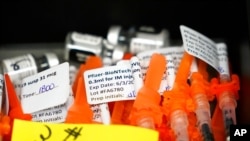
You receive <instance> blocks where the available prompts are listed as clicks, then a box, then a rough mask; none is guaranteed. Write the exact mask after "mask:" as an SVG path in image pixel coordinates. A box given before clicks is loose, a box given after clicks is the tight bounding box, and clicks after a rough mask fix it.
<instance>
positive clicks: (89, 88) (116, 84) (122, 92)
mask: <svg viewBox="0 0 250 141" xmlns="http://www.w3.org/2000/svg"><path fill="white" fill-rule="evenodd" d="M83 75H84V80H85V85H86V92H87V100H88V103H89V104H100V103H105V102H111V101H118V100H131V99H134V98H135V90H134V86H133V85H134V82H133V76H132V71H131V68H130V67H128V66H108V67H104V68H97V69H92V70H87V71H85V72H84V74H83Z"/></svg>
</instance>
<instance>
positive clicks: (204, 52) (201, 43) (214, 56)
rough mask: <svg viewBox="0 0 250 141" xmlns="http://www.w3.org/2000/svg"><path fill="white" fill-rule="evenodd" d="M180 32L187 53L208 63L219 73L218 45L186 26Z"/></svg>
mask: <svg viewBox="0 0 250 141" xmlns="http://www.w3.org/2000/svg"><path fill="white" fill-rule="evenodd" d="M180 30H181V35H182V41H183V45H184V49H185V51H187V52H188V53H189V54H191V55H193V56H195V57H197V58H199V59H201V60H203V61H204V62H206V63H208V64H209V65H211V66H212V67H213V68H214V69H216V70H217V71H218V72H219V63H218V60H219V58H218V53H217V46H216V43H215V42H213V41H212V40H211V39H209V38H208V37H206V36H204V35H202V34H201V33H199V32H197V31H195V30H193V29H191V28H188V27H186V26H183V25H182V26H180Z"/></svg>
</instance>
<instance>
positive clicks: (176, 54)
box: [136, 47, 184, 72]
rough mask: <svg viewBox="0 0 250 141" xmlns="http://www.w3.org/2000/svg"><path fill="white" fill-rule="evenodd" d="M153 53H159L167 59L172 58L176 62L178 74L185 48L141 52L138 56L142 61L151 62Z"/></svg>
mask: <svg viewBox="0 0 250 141" xmlns="http://www.w3.org/2000/svg"><path fill="white" fill-rule="evenodd" d="M153 53H159V54H162V55H164V56H165V57H168V56H172V60H173V61H174V65H175V71H176V72H177V69H178V67H179V64H180V62H181V59H182V56H183V53H184V48H183V47H166V48H159V49H154V50H148V51H143V52H140V53H138V54H137V55H136V56H137V57H138V58H139V59H140V60H149V59H150V58H151V56H152V54H153Z"/></svg>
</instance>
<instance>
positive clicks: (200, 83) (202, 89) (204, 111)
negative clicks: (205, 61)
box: [190, 58, 214, 141]
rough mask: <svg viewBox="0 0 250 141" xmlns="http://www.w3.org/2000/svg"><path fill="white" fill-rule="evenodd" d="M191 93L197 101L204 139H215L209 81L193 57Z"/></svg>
mask: <svg viewBox="0 0 250 141" xmlns="http://www.w3.org/2000/svg"><path fill="white" fill-rule="evenodd" d="M190 70H191V76H190V80H191V81H190V82H191V95H192V98H193V100H194V102H195V113H196V117H197V123H198V127H199V129H200V132H201V134H202V137H203V140H204V141H214V136H213V133H212V130H211V113H210V105H209V102H208V95H209V93H208V88H209V85H208V82H207V81H206V80H205V79H204V78H203V76H202V74H201V73H200V72H199V71H198V67H197V63H196V59H195V58H194V59H193V62H192V66H191V69H190Z"/></svg>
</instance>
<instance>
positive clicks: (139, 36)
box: [107, 25, 169, 54]
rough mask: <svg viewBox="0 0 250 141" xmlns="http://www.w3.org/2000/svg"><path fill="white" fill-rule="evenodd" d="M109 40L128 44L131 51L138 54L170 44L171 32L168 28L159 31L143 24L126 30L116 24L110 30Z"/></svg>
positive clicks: (113, 42)
mask: <svg viewBox="0 0 250 141" xmlns="http://www.w3.org/2000/svg"><path fill="white" fill-rule="evenodd" d="M107 40H108V41H109V42H110V43H112V44H115V45H117V44H121V45H127V47H128V50H129V52H131V53H133V54H137V53H138V52H140V51H145V50H150V49H156V48H160V47H164V46H168V45H169V32H168V31H167V30H166V29H162V30H161V31H157V30H156V29H155V28H153V27H150V26H141V27H139V28H138V29H137V28H136V27H131V28H129V29H127V30H126V29H125V28H122V27H121V26H117V25H114V26H111V27H110V28H109V30H108V34H107Z"/></svg>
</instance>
